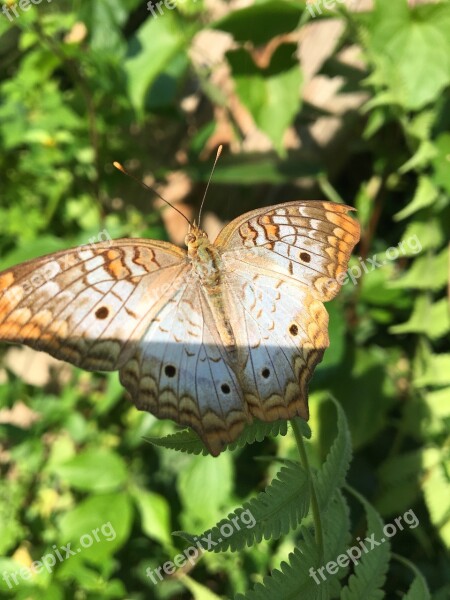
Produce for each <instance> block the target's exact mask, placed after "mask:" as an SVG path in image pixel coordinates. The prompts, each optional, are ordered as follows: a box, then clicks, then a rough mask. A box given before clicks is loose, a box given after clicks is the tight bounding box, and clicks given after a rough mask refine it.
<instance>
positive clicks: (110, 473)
mask: <svg viewBox="0 0 450 600" xmlns="http://www.w3.org/2000/svg"><path fill="white" fill-rule="evenodd" d="M53 472H54V473H56V474H57V475H58V477H60V478H61V479H62V480H63V481H65V482H66V483H68V484H69V485H70V486H72V487H73V488H75V489H78V490H83V491H91V492H107V491H111V490H114V489H117V488H119V487H120V486H123V485H124V484H125V482H126V481H127V479H128V471H127V467H126V465H125V462H124V460H123V459H122V458H121V457H120V456H119V455H118V454H116V453H114V452H111V451H110V450H107V449H105V448H99V449H96V448H91V449H88V450H85V451H84V452H81V453H80V454H78V455H77V456H75V457H73V458H71V459H70V460H68V461H66V462H64V463H61V464H57V465H54V467H53Z"/></svg>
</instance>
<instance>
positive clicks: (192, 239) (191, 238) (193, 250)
mask: <svg viewBox="0 0 450 600" xmlns="http://www.w3.org/2000/svg"><path fill="white" fill-rule="evenodd" d="M184 243H185V244H186V246H187V248H188V254H189V256H191V255H193V254H197V253H198V250H199V248H201V247H204V246H207V245H209V243H210V242H209V239H208V236H207V235H206V233H205V232H204V231H203V230H202V229H200V227H197V225H196V224H195V221H194V224H193V225H189V230H188V232H187V235H186V237H185V238H184Z"/></svg>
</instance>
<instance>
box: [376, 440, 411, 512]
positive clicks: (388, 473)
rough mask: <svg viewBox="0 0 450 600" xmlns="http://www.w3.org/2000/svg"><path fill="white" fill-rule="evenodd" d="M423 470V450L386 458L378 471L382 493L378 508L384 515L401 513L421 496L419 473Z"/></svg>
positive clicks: (378, 499) (377, 504)
mask: <svg viewBox="0 0 450 600" xmlns="http://www.w3.org/2000/svg"><path fill="white" fill-rule="evenodd" d="M421 471H422V450H413V451H411V452H404V453H402V454H398V455H396V456H393V457H390V458H388V459H387V460H385V461H384V462H383V463H382V464H381V466H380V468H379V470H378V473H377V476H378V479H379V482H380V490H381V491H380V493H379V495H378V498H377V502H376V507H377V510H378V511H379V512H380V513H381V514H383V515H393V514H399V513H400V512H401V511H404V510H406V509H407V508H408V507H409V506H412V505H413V504H414V502H416V500H417V499H418V497H419V496H420V487H419V482H418V473H421Z"/></svg>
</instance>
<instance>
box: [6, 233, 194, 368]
mask: <svg viewBox="0 0 450 600" xmlns="http://www.w3.org/2000/svg"><path fill="white" fill-rule="evenodd" d="M185 266H186V253H185V252H183V251H182V250H179V249H177V248H176V247H175V246H172V245H171V244H165V243H163V242H155V243H150V242H149V241H147V240H117V241H115V242H114V245H109V244H95V245H92V246H90V247H79V248H75V249H73V250H67V251H63V252H59V253H56V254H53V255H49V256H46V257H42V258H39V259H36V260H32V261H28V262H27V263H24V264H22V265H19V266H18V267H15V268H13V269H10V270H8V271H5V272H4V273H2V274H0V338H1V339H3V340H6V341H9V342H17V343H24V344H27V345H29V346H31V347H32V348H35V349H37V350H44V351H46V352H48V353H49V354H52V355H53V356H55V357H56V358H60V359H63V360H67V361H68V362H71V363H72V364H74V365H77V366H81V367H83V368H84V369H88V370H114V369H117V368H118V366H120V364H122V363H123V361H124V360H125V358H126V355H125V353H124V350H125V349H127V350H128V351H131V349H130V346H132V345H133V344H136V343H138V342H139V340H140V337H141V336H142V334H143V331H145V329H146V327H147V322H146V315H147V314H148V310H149V308H150V307H151V306H154V305H155V304H157V303H160V302H161V297H162V296H163V295H164V294H163V293H165V294H166V295H167V293H169V294H170V287H171V286H167V284H166V282H167V281H169V282H171V281H172V280H173V278H174V277H175V275H176V273H178V272H179V271H180V270H181V269H182V268H183V267H185ZM172 293H173V292H172Z"/></svg>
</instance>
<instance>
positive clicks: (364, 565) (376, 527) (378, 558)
mask: <svg viewBox="0 0 450 600" xmlns="http://www.w3.org/2000/svg"><path fill="white" fill-rule="evenodd" d="M352 493H353V494H354V495H355V496H356V498H357V499H358V500H359V502H361V504H362V505H363V506H364V510H365V512H366V517H367V538H372V539H373V540H374V542H378V543H379V545H377V546H375V547H374V548H372V545H373V544H372V542H371V540H369V539H366V540H363V541H362V544H363V546H361V542H360V543H358V544H355V545H354V546H353V547H352V550H354V549H357V550H359V552H360V553H361V558H360V560H359V561H358V562H357V564H356V565H355V570H354V573H353V574H352V575H350V579H349V581H348V585H347V586H346V587H345V588H344V589H343V590H342V592H341V596H340V598H341V599H342V600H357V599H359V598H365V599H366V598H367V600H379V599H380V598H384V596H385V593H384V592H383V590H382V586H383V585H384V582H385V579H386V573H387V570H388V568H389V559H390V543H389V540H388V539H386V536H385V534H384V532H383V521H382V519H381V517H380V515H379V514H378V513H377V512H376V510H375V509H374V508H373V507H372V505H371V504H369V502H367V500H366V499H365V498H363V497H362V496H361V495H360V494H358V493H357V492H354V491H352ZM353 554H354V555H355V556H356V552H353Z"/></svg>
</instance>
